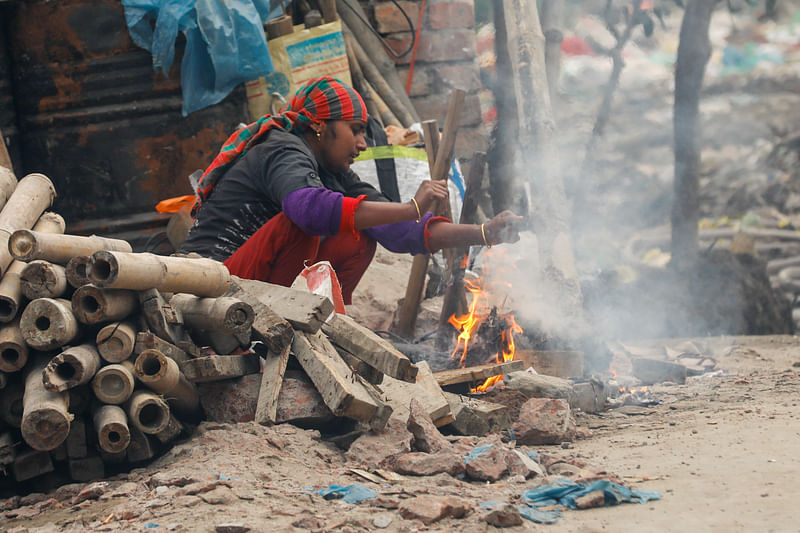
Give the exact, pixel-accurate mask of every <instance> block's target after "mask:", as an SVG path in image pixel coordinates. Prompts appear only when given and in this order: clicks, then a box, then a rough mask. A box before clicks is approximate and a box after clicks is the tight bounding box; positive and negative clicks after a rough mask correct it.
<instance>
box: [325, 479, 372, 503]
mask: <svg viewBox="0 0 800 533" xmlns="http://www.w3.org/2000/svg"><path fill="white" fill-rule="evenodd" d="M314 494H319V495H320V496H322V497H323V498H325V499H326V500H338V499H340V498H341V499H342V501H344V502H346V503H359V502H363V501H364V500H369V499H371V498H375V497H377V496H378V493H377V492H375V491H374V490H372V489H371V488H369V487H365V486H364V485H359V484H358V483H354V484H352V485H345V486H342V485H329V486H328V487H327V488H324V489H320V490H318V491H316V492H315V493H314Z"/></svg>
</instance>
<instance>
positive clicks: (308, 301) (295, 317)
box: [234, 276, 333, 351]
mask: <svg viewBox="0 0 800 533" xmlns="http://www.w3.org/2000/svg"><path fill="white" fill-rule="evenodd" d="M234 283H235V284H236V286H238V287H239V288H240V289H241V290H242V291H243V292H245V293H249V294H250V296H251V297H254V298H256V300H257V301H259V302H261V303H263V304H264V305H266V306H267V307H268V308H270V309H271V310H272V311H274V312H275V313H277V314H278V315H279V316H281V317H283V318H285V319H286V320H288V321H289V323H290V324H291V325H292V327H294V329H297V330H300V331H305V332H306V333H316V332H317V331H319V328H320V326H321V325H322V323H323V322H325V320H327V318H328V317H329V316H331V313H333V303H332V302H331V301H330V299H329V298H327V297H325V296H320V295H319V294H312V293H310V292H306V291H299V290H297V289H292V288H289V287H282V286H280V285H273V284H272V283H265V282H263V281H255V280H252V279H240V278H237V277H235V276H234ZM234 296H235V297H237V298H239V299H241V300H243V301H246V302H248V303H250V302H251V301H250V300H246V299H245V298H244V297H243V296H242V295H240V294H239V293H238V292H234ZM282 348H283V346H279V347H278V351H280V349H282Z"/></svg>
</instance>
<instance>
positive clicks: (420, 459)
mask: <svg viewBox="0 0 800 533" xmlns="http://www.w3.org/2000/svg"><path fill="white" fill-rule="evenodd" d="M394 470H395V472H398V473H400V474H409V475H412V476H432V475H434V474H441V473H445V474H450V475H451V476H457V475H458V474H461V473H462V472H464V463H462V462H461V457H459V456H458V455H456V454H454V453H448V452H440V453H422V452H412V453H407V454H405V455H402V456H400V457H399V458H398V459H397V462H396V463H395V465H394Z"/></svg>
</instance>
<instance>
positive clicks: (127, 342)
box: [95, 322, 136, 363]
mask: <svg viewBox="0 0 800 533" xmlns="http://www.w3.org/2000/svg"><path fill="white" fill-rule="evenodd" d="M95 344H97V351H98V352H100V357H102V358H103V359H105V360H106V361H108V362H109V363H119V362H120V361H124V360H125V359H127V358H128V357H130V356H131V354H132V353H133V347H134V346H135V345H136V326H134V325H133V323H132V322H114V323H113V324H109V325H107V326H105V327H104V328H103V329H101V330H100V331H99V332H98V333H97V338H96V339H95Z"/></svg>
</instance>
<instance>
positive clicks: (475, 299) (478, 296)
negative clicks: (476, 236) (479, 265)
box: [448, 278, 522, 392]
mask: <svg viewBox="0 0 800 533" xmlns="http://www.w3.org/2000/svg"><path fill="white" fill-rule="evenodd" d="M465 285H466V288H467V290H468V291H469V292H470V293H471V294H472V302H471V303H470V306H469V311H468V312H467V313H466V314H465V315H462V316H456V315H455V314H454V315H453V316H451V317H450V319H449V320H448V322H449V323H450V324H452V325H453V327H455V328H456V330H458V331H459V334H458V340H457V342H456V347H455V348H454V349H453V353H452V354H451V357H452V358H453V359H455V358H456V357H458V364H459V366H461V367H463V366H464V365H465V364H466V359H467V350H468V349H469V345H470V339H471V338H472V335H473V334H474V333H475V332H477V330H478V327H479V326H480V325H481V323H483V322H484V321H485V320H486V319H487V318H488V317H489V316H490V314H491V313H490V309H491V307H490V305H489V292H488V291H485V290H483V288H482V279H481V278H477V279H475V280H465ZM500 318H501V320H504V321H505V323H506V324H507V327H506V329H504V330H503V331H502V333H501V348H500V349H499V350H498V351H497V353H496V354H494V355H493V356H491V357H490V358H489V360H488V361H487V363H495V362H497V363H502V362H505V361H511V360H513V359H514V353H515V351H516V349H515V347H514V333H522V328H521V327H520V326H519V324H517V322H516V320H514V315H513V314H511V313H508V314H505V315H502V316H501V317H500ZM459 353H460V355H458V354H459ZM501 379H503V376H502V375H499V376H492V377H490V378H488V379H487V380H486V381H484V382H483V384H481V385H479V386H478V387H477V388H476V389H473V390H472V392H476V391H480V392H483V391H485V390H486V389H487V388H489V387H490V386H491V385H493V384H495V383H497V382H498V381H500V380H501Z"/></svg>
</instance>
